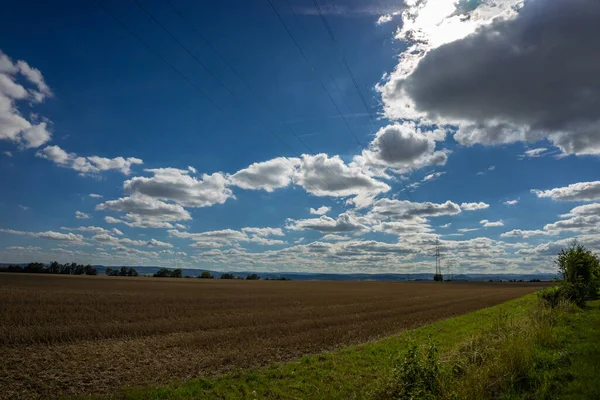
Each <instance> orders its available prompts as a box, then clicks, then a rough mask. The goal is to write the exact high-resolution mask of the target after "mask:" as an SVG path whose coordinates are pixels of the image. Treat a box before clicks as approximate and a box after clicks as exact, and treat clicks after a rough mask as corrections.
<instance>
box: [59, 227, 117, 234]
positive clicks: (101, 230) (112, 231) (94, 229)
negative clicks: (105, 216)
mask: <svg viewBox="0 0 600 400" xmlns="http://www.w3.org/2000/svg"><path fill="white" fill-rule="evenodd" d="M60 229H63V230H65V231H78V232H87V233H94V234H99V233H104V234H107V235H118V236H122V235H123V232H121V231H120V230H118V229H116V228H113V229H110V230H109V229H105V228H102V227H99V226H80V227H77V228H68V227H64V226H62V227H61V228H60Z"/></svg>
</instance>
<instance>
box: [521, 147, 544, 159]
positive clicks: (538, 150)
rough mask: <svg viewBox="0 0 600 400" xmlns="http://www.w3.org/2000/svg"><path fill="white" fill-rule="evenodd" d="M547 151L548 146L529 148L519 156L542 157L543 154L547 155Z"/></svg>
mask: <svg viewBox="0 0 600 400" xmlns="http://www.w3.org/2000/svg"><path fill="white" fill-rule="evenodd" d="M546 151H548V148H546V147H538V148H536V149H529V150H527V151H525V152H524V153H523V154H521V155H520V156H519V158H538V157H542V156H543V155H545V154H544V153H546Z"/></svg>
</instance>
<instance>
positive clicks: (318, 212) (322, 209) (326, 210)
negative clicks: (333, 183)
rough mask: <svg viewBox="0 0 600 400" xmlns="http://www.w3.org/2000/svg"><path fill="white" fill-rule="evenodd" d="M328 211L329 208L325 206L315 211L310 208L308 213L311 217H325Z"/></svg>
mask: <svg viewBox="0 0 600 400" xmlns="http://www.w3.org/2000/svg"><path fill="white" fill-rule="evenodd" d="M329 211H331V207H327V206H321V207H319V208H317V209H314V208H312V207H311V208H310V213H311V214H313V215H325V214H327V213H328V212H329Z"/></svg>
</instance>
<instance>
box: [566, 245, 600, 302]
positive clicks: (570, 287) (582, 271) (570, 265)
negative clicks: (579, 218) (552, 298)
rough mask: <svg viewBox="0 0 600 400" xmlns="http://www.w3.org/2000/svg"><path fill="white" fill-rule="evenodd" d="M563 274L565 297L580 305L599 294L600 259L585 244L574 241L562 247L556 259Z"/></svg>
mask: <svg viewBox="0 0 600 400" xmlns="http://www.w3.org/2000/svg"><path fill="white" fill-rule="evenodd" d="M556 264H557V265H558V272H559V273H560V274H561V276H562V279H563V280H562V282H561V285H560V290H561V291H563V294H562V295H563V296H564V298H565V299H568V300H570V301H573V302H574V303H576V304H578V305H583V303H584V302H585V301H586V300H588V299H594V298H596V297H597V296H598V289H599V288H600V260H599V259H598V256H597V255H595V254H594V253H592V252H591V251H589V250H586V249H585V247H584V246H582V245H580V244H578V243H577V242H574V243H573V244H572V245H571V246H570V247H569V248H567V249H566V250H565V249H562V250H561V252H560V253H559V254H558V258H557V260H556Z"/></svg>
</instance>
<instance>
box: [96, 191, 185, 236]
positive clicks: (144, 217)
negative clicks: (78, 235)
mask: <svg viewBox="0 0 600 400" xmlns="http://www.w3.org/2000/svg"><path fill="white" fill-rule="evenodd" d="M96 210H101V211H107V210H111V211H119V212H124V213H126V214H125V220H121V219H117V218H113V217H106V218H105V221H106V222H108V223H123V224H126V225H128V226H131V227H137V228H173V225H172V223H173V222H176V221H188V220H191V219H192V217H191V215H190V213H189V212H188V211H186V210H185V209H184V208H183V207H182V206H180V205H178V204H169V203H165V202H162V201H160V200H156V199H154V198H151V197H147V196H140V195H135V196H131V197H122V198H119V199H117V200H109V201H105V202H104V203H100V204H98V205H97V206H96Z"/></svg>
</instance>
